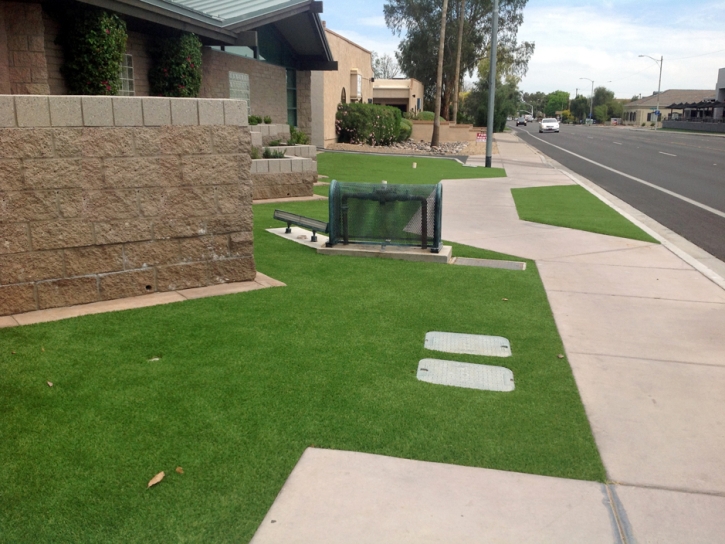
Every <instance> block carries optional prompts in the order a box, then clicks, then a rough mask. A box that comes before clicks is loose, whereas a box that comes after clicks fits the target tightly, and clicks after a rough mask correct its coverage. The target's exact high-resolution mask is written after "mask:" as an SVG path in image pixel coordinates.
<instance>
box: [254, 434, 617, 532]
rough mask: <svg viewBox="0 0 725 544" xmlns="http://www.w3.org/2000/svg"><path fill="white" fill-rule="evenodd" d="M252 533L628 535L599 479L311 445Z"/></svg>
mask: <svg viewBox="0 0 725 544" xmlns="http://www.w3.org/2000/svg"><path fill="white" fill-rule="evenodd" d="M251 542H252V543H253V544H267V543H274V544H279V543H280V542H284V543H285V544H303V543H304V544H313V543H314V544H318V543H321V542H326V543H331V542H339V543H355V544H367V543H370V544H388V543H389V544H405V543H411V544H428V543H441V544H444V543H445V544H450V543H454V542H455V543H456V544H465V543H471V544H473V543H475V544H480V543H482V542H527V543H537V542H541V543H544V542H547V543H549V542H557V543H565V542H571V543H579V542H587V543H589V544H595V543H598V542H602V543H605V542H606V543H613V542H619V540H618V531H617V528H616V525H615V523H614V520H613V516H612V514H611V510H610V509H609V503H608V500H607V494H606V490H605V488H604V486H603V485H602V484H599V483H596V482H583V481H578V480H565V479H560V478H550V477H546V476H535V475H531V474H519V473H515V472H503V471H498V470H489V469H481V468H472V467H462V466H455V465H444V464H439V463H430V462H424V461H411V460H406V459H396V458H393V457H384V456H381V455H371V454H366V453H357V452H345V451H334V450H321V449H313V448H308V449H307V450H305V452H304V454H303V455H302V457H301V458H300V460H299V462H298V463H297V466H296V467H295V468H294V470H293V471H292V473H291V474H290V477H289V478H288V479H287V482H286V483H285V485H284V487H283V488H282V490H281V491H280V493H279V495H278V496H277V499H276V500H275V502H274V504H273V505H272V508H270V510H269V512H268V513H267V515H266V516H265V518H264V520H263V521H262V523H261V525H260V526H259V529H258V530H257V533H256V534H255V535H254V538H253V539H252V541H251Z"/></svg>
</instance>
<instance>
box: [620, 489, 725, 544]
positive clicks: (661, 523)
mask: <svg viewBox="0 0 725 544" xmlns="http://www.w3.org/2000/svg"><path fill="white" fill-rule="evenodd" d="M615 494H616V497H617V498H618V500H619V506H620V509H621V510H622V511H623V512H625V514H626V519H627V520H628V522H629V524H628V528H627V529H628V530H627V532H628V533H629V539H628V540H629V542H633V543H634V542H637V543H640V544H648V543H651V544H681V543H683V542H686V543H687V544H712V543H714V542H723V541H725V497H715V496H712V495H696V494H692V493H678V492H676V491H667V490H662V489H645V488H639V487H628V486H617V487H616V488H615Z"/></svg>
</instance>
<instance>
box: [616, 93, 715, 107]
mask: <svg viewBox="0 0 725 544" xmlns="http://www.w3.org/2000/svg"><path fill="white" fill-rule="evenodd" d="M658 96H659V104H660V107H661V108H662V107H664V106H665V105H667V104H679V103H681V102H702V101H703V100H714V99H715V91H713V90H707V91H704V90H703V91H700V90H688V89H669V90H667V91H662V92H661V93H660V94H659V95H657V94H656V93H655V94H653V95H652V96H647V97H645V98H641V99H639V100H635V101H634V102H630V103H628V104H625V105H624V107H625V108H629V109H644V108H654V107H656V106H657V98H658Z"/></svg>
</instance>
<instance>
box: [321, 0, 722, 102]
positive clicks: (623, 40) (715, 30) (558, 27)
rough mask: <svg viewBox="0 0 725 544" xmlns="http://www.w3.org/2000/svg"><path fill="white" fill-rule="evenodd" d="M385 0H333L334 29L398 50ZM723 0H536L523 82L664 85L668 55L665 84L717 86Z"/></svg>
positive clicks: (632, 87) (523, 34)
mask: <svg viewBox="0 0 725 544" xmlns="http://www.w3.org/2000/svg"><path fill="white" fill-rule="evenodd" d="M384 4H385V1H384V0H328V1H327V2H325V3H324V9H325V12H324V13H323V14H322V18H323V19H324V20H326V21H327V25H328V27H329V28H330V29H331V30H334V31H335V32H338V33H340V34H342V35H344V36H346V37H348V38H349V39H351V40H352V41H354V42H356V43H358V44H360V45H361V46H363V47H365V48H366V49H371V50H375V51H377V52H378V53H390V54H393V53H394V52H395V51H396V49H397V46H398V42H399V40H400V38H398V37H396V36H394V35H393V34H392V32H390V30H389V29H388V28H387V27H386V26H385V19H384V17H383V5H384ZM724 21H725V2H724V1H723V0H717V1H715V0H690V1H689V2H683V1H682V0H677V1H675V0H657V1H654V0H638V1H636V2H634V1H624V0H609V1H607V0H602V1H599V2H582V1H573V0H556V1H554V0H538V1H537V0H529V3H528V5H527V6H526V8H525V9H524V24H523V25H522V26H521V28H520V29H519V40H520V41H524V40H526V41H533V42H535V43H536V51H535V52H534V56H533V58H532V59H531V62H530V63H529V72H528V74H527V75H526V77H525V78H524V79H523V80H522V82H521V85H520V88H521V89H522V90H524V91H527V92H536V91H543V92H547V93H549V92H551V91H555V90H558V89H561V90H563V91H567V92H569V93H571V94H572V95H574V93H575V91H576V89H579V93H580V94H582V93H583V94H586V95H589V93H590V92H591V83H590V82H589V81H586V80H581V79H579V78H582V77H586V78H589V79H593V80H594V85H595V86H596V87H598V86H600V85H604V86H605V87H607V88H609V89H611V90H613V91H614V92H615V95H616V96H617V97H618V98H631V97H632V96H633V95H635V94H640V93H641V94H642V95H643V96H647V95H650V94H652V92H653V91H656V90H657V78H658V75H659V66H658V64H657V63H655V62H654V61H652V60H650V59H648V58H639V57H638V55H650V56H652V57H655V58H657V59H659V58H660V55H663V56H664V63H663V70H662V90H663V91H664V90H667V89H712V90H713V94H714V91H715V83H716V82H717V72H718V69H719V68H725V30H724V29H723V22H724Z"/></svg>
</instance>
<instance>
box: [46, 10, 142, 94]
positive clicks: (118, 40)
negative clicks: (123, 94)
mask: <svg viewBox="0 0 725 544" xmlns="http://www.w3.org/2000/svg"><path fill="white" fill-rule="evenodd" d="M127 39H128V34H127V32H126V23H125V21H123V20H122V19H121V18H120V17H118V16H117V15H114V14H112V13H108V12H106V11H103V10H100V9H96V8H93V7H90V6H84V7H83V8H70V9H69V10H68V11H66V12H65V13H64V14H63V17H62V20H61V25H60V32H59V34H58V38H57V40H56V43H58V44H59V45H61V46H62V47H63V58H64V61H63V65H62V66H61V68H60V71H61V74H62V75H63V77H64V78H65V81H66V85H67V86H68V92H69V93H70V94H84V95H87V94H96V95H109V94H110V95H114V94H118V91H119V89H120V88H121V77H120V73H119V68H120V66H121V62H122V61H123V55H124V53H125V52H126V41H127Z"/></svg>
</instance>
